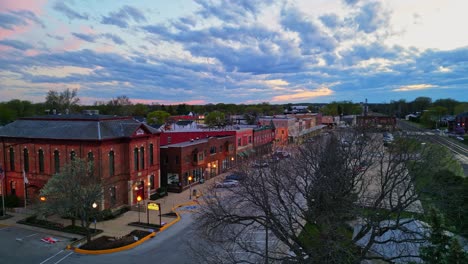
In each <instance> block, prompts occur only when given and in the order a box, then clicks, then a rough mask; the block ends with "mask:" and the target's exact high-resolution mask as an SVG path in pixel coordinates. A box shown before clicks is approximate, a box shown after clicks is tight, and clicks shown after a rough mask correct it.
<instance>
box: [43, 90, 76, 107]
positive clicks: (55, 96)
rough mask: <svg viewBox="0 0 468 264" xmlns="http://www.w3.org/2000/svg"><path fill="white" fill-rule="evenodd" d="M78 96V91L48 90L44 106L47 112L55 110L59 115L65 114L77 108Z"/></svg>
mask: <svg viewBox="0 0 468 264" xmlns="http://www.w3.org/2000/svg"><path fill="white" fill-rule="evenodd" d="M77 96H78V89H73V90H70V89H68V88H67V89H65V90H64V91H62V92H60V93H59V92H57V91H54V90H50V91H49V92H48V93H47V96H46V102H45V104H46V106H47V107H49V110H53V109H55V110H57V111H58V112H59V113H66V112H67V111H72V112H73V111H74V110H76V109H77V107H78V103H79V102H80V98H78V97H77Z"/></svg>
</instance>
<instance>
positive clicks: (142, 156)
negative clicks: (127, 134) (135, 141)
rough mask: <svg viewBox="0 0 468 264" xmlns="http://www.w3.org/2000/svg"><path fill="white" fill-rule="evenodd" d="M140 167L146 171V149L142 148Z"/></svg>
mask: <svg viewBox="0 0 468 264" xmlns="http://www.w3.org/2000/svg"><path fill="white" fill-rule="evenodd" d="M140 164H141V165H140V166H141V169H142V170H144V169H145V148H144V147H141V148H140Z"/></svg>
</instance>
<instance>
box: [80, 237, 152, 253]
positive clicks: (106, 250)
mask: <svg viewBox="0 0 468 264" xmlns="http://www.w3.org/2000/svg"><path fill="white" fill-rule="evenodd" d="M154 236H156V232H152V233H151V234H149V235H147V236H145V237H144V238H142V239H140V240H138V241H137V242H135V243H132V244H130V245H126V246H123V247H119V248H110V249H102V250H86V249H80V248H75V249H74V251H75V252H76V253H80V254H90V255H100V254H110V253H115V252H120V251H124V250H128V249H131V248H134V247H136V246H138V245H140V244H142V243H143V242H145V241H146V240H148V239H150V238H152V237H154Z"/></svg>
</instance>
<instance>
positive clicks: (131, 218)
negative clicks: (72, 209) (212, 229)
mask: <svg viewBox="0 0 468 264" xmlns="http://www.w3.org/2000/svg"><path fill="white" fill-rule="evenodd" d="M228 173H229V172H228ZM228 173H222V174H220V175H218V176H216V177H214V178H212V179H209V180H207V181H206V182H205V183H203V184H194V185H192V193H193V190H197V192H198V193H205V190H207V189H208V188H209V187H210V186H212V185H213V184H214V183H215V182H216V181H222V180H223V179H224V177H225V176H226V174H228ZM189 198H190V189H187V190H184V191H183V192H181V193H169V195H168V196H165V197H164V198H160V199H158V200H156V201H151V200H145V201H142V202H141V203H140V206H142V207H145V205H146V204H147V202H155V203H160V205H161V214H162V218H161V222H163V223H166V224H169V223H171V222H172V221H174V220H176V217H175V216H168V215H167V214H169V213H172V209H173V208H174V207H175V206H177V205H180V204H184V203H187V202H190V201H195V200H196V197H194V196H193V195H192V197H191V198H192V199H191V200H190V199H189ZM7 214H8V215H12V217H11V218H8V219H4V220H0V226H19V227H21V228H25V229H31V230H41V231H44V232H47V233H50V234H52V235H54V234H55V235H61V236H64V237H70V238H81V236H79V235H74V234H69V233H64V232H58V231H53V230H49V229H42V228H38V227H33V226H28V225H22V224H18V223H17V221H19V220H21V219H24V218H26V217H28V216H30V215H32V214H34V211H33V210H28V209H21V208H18V209H17V210H16V212H7ZM139 219H140V222H142V223H147V214H146V212H144V211H143V210H142V211H141V212H140V213H139V212H138V211H128V212H126V213H124V214H122V215H120V216H119V217H117V218H115V219H111V220H108V221H102V222H97V223H96V225H95V224H94V223H92V224H91V226H90V228H95V227H96V228H97V229H101V230H103V232H102V233H101V234H99V235H98V236H103V235H106V236H112V237H120V236H124V235H127V234H128V233H130V232H131V231H133V230H135V229H141V230H147V229H145V228H141V227H136V226H129V225H128V224H129V223H131V222H138V221H139ZM47 220H49V221H52V222H56V223H61V224H63V225H64V226H67V225H70V224H71V220H68V219H63V218H61V217H59V216H56V215H53V216H50V217H48V218H47ZM159 221H160V219H159V212H158V211H152V210H150V211H149V222H150V223H151V224H159ZM76 224H77V225H79V224H80V222H79V221H76Z"/></svg>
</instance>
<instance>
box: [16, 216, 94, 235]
mask: <svg viewBox="0 0 468 264" xmlns="http://www.w3.org/2000/svg"><path fill="white" fill-rule="evenodd" d="M17 223H18V224H22V225H30V226H35V227H41V228H45V229H50V230H56V231H60V232H65V233H70V234H76V235H82V236H85V235H86V233H87V230H86V228H84V227H82V226H77V225H75V226H72V225H68V226H64V225H63V224H61V223H56V222H51V221H47V220H45V219H37V216H36V215H32V216H29V217H27V218H25V219H23V220H19V221H18V222H17ZM89 232H90V233H91V235H96V234H99V233H102V230H99V229H97V230H95V229H92V228H90V229H89Z"/></svg>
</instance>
